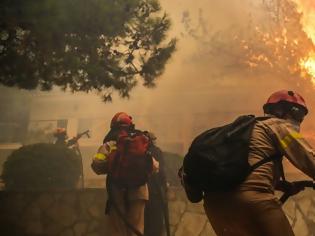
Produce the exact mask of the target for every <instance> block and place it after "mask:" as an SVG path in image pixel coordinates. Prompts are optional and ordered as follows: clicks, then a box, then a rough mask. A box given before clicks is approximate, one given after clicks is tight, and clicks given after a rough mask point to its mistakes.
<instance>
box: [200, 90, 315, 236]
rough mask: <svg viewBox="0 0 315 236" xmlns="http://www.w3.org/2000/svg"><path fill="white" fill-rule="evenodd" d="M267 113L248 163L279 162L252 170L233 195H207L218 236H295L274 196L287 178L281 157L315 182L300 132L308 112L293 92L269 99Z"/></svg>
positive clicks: (313, 155) (313, 160)
mask: <svg viewBox="0 0 315 236" xmlns="http://www.w3.org/2000/svg"><path fill="white" fill-rule="evenodd" d="M263 110H264V113H265V115H266V116H269V117H270V118H268V119H265V120H262V121H257V122H256V124H255V126H254V128H253V131H252V135H251V138H250V143H249V155H248V162H249V164H250V165H254V164H255V163H258V162H259V161H260V160H263V159H264V158H267V157H271V156H278V157H279V158H278V159H276V160H275V161H272V162H267V163H265V164H263V165H261V166H259V167H258V168H257V169H255V170H254V171H252V172H251V173H250V174H249V176H248V177H247V179H246V180H245V181H244V182H243V183H242V184H241V185H240V186H239V188H238V189H237V190H235V191H233V192H229V193H217V194H213V193H212V194H207V193H205V196H204V208H205V211H206V214H207V216H208V218H209V221H210V223H211V224H212V226H213V229H214V230H215V232H216V234H217V235H218V236H221V235H224V236H253V235H255V236H260V235H261V236H265V235H268V236H278V235H283V236H293V235H294V232H293V230H292V228H291V226H290V223H289V221H288V219H287V217H286V215H285V213H284V212H283V210H282V208H281V204H280V202H279V201H278V199H277V198H276V196H275V195H274V189H275V184H276V182H277V181H278V180H279V179H280V177H281V175H283V174H282V173H283V171H282V170H283V169H282V162H281V161H282V159H280V157H281V156H283V157H285V158H287V159H288V160H289V161H290V162H291V163H292V164H293V165H294V166H296V167H297V168H298V169H299V170H301V171H302V172H304V173H305V174H306V175H308V176H309V177H310V178H312V179H313V180H314V179H315V150H314V149H313V148H312V147H311V146H310V145H309V144H308V143H307V141H306V140H305V139H304V138H303V136H302V135H301V134H300V132H299V130H300V124H301V122H302V121H303V119H304V117H305V116H306V115H307V113H308V108H307V106H306V103H305V100H304V99H303V97H302V96H301V95H299V94H298V93H296V92H294V91H287V90H281V91H278V92H275V93H273V94H272V95H271V96H270V97H269V99H268V100H267V102H266V104H264V106H263ZM281 172H282V173H281Z"/></svg>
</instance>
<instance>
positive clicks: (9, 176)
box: [2, 143, 80, 190]
mask: <svg viewBox="0 0 315 236" xmlns="http://www.w3.org/2000/svg"><path fill="white" fill-rule="evenodd" d="M79 177H80V157H79V156H78V155H77V154H76V153H75V152H74V151H73V150H71V149H68V148H66V147H64V146H61V145H55V144H46V143H38V144H33V145H27V146H23V147H21V148H20V149H18V150H16V151H14V152H13V153H12V154H11V155H10V156H9V157H8V159H7V161H6V162H5V163H4V166H3V175H2V178H3V181H4V183H5V189H7V190H48V189H66V188H74V187H75V186H76V184H77V182H78V180H79Z"/></svg>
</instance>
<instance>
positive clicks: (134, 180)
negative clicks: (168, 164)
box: [92, 112, 159, 236]
mask: <svg viewBox="0 0 315 236" xmlns="http://www.w3.org/2000/svg"><path fill="white" fill-rule="evenodd" d="M148 144H149V139H148V137H147V136H145V135H144V133H143V132H142V131H140V130H136V129H135V125H134V124H133V120H132V117H131V116H129V115H128V114H127V113H125V112H118V113H117V114H115V115H114V116H113V118H112V120H111V123H110V131H109V132H108V133H107V135H106V136H105V138H104V140H103V145H102V146H101V147H100V148H99V149H98V151H97V153H96V154H95V156H94V158H93V162H92V169H93V170H94V172H95V173H96V174H106V175H107V179H106V188H107V192H108V201H107V207H106V213H107V215H108V216H109V221H110V235H117V236H129V235H130V236H131V235H138V236H139V235H143V232H144V208H145V203H146V201H147V200H148V199H149V192H148V186H147V183H146V182H147V179H146V175H147V174H148V175H149V174H151V173H153V172H158V168H159V166H158V162H157V161H156V160H155V159H154V157H153V156H152V154H151V153H150V152H149V150H148V149H147V147H148ZM126 176H127V177H126ZM140 176H144V178H139V177H140Z"/></svg>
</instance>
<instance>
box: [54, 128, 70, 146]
mask: <svg viewBox="0 0 315 236" xmlns="http://www.w3.org/2000/svg"><path fill="white" fill-rule="evenodd" d="M54 137H55V138H56V141H55V144H57V145H64V146H66V145H67V141H66V140H67V139H68V135H67V131H66V129H65V128H57V129H56V130H55V132H54Z"/></svg>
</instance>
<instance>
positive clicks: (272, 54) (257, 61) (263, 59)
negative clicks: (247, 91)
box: [183, 0, 315, 88]
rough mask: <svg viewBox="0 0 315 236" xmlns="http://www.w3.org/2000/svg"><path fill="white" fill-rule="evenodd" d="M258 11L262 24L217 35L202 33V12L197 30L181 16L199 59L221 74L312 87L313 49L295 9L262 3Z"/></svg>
mask: <svg viewBox="0 0 315 236" xmlns="http://www.w3.org/2000/svg"><path fill="white" fill-rule="evenodd" d="M260 9H263V12H264V16H265V17H264V22H259V21H256V22H255V21H254V20H253V21H249V22H248V25H247V27H246V28H239V27H235V26H233V27H231V28H229V29H227V30H224V31H220V32H209V31H207V30H205V20H204V18H203V17H202V14H201V13H202V12H200V14H199V15H200V17H199V24H198V26H197V27H192V26H191V19H190V17H189V14H188V13H184V14H183V22H184V26H185V29H186V34H188V35H190V36H191V37H193V38H195V39H196V40H198V41H199V42H200V45H201V52H202V54H203V56H204V57H208V59H210V60H211V62H213V63H218V64H220V66H222V65H223V67H224V71H225V73H235V72H246V73H249V74H251V75H253V76H256V75H263V76H268V75H272V78H279V79H283V80H286V81H288V82H289V83H291V84H292V85H293V84H294V85H296V86H299V85H300V84H302V83H303V84H305V85H307V86H305V87H308V88H311V87H312V86H314V85H315V54H314V56H313V57H312V52H314V49H315V47H314V43H313V41H312V40H311V38H309V36H308V35H307V33H306V32H305V30H304V25H302V17H303V15H302V13H300V12H299V10H298V5H297V4H296V3H295V2H293V1H291V0H262V2H261V5H260Z"/></svg>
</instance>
